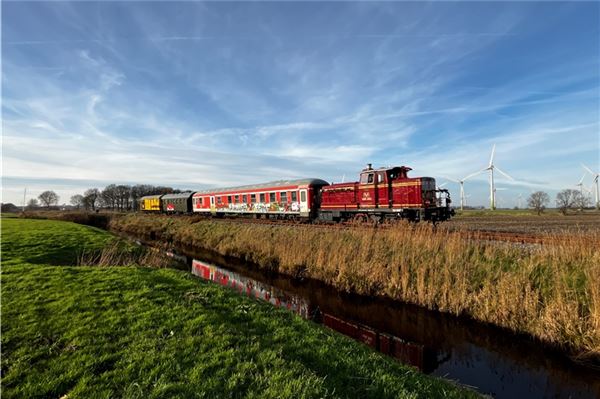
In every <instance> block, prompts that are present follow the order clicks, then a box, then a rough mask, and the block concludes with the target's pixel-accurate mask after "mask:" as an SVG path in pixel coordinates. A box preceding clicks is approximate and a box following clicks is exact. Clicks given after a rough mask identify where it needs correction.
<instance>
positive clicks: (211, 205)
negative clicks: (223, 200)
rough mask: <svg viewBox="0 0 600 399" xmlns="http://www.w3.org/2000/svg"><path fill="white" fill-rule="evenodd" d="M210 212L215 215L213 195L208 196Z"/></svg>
mask: <svg viewBox="0 0 600 399" xmlns="http://www.w3.org/2000/svg"><path fill="white" fill-rule="evenodd" d="M210 211H211V212H212V213H215V212H216V211H217V208H216V207H215V196H214V195H211V196H210Z"/></svg>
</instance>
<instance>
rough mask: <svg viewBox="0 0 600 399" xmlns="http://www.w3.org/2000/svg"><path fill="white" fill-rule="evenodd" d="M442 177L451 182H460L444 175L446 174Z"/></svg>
mask: <svg viewBox="0 0 600 399" xmlns="http://www.w3.org/2000/svg"><path fill="white" fill-rule="evenodd" d="M443 178H444V179H446V180H450V181H451V182H453V183H460V182H459V181H458V180H454V179H451V178H449V177H446V176H443Z"/></svg>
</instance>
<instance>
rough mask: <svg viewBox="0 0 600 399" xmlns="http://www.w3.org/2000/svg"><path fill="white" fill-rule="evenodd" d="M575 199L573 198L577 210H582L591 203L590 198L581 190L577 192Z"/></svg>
mask: <svg viewBox="0 0 600 399" xmlns="http://www.w3.org/2000/svg"><path fill="white" fill-rule="evenodd" d="M578 193H579V194H578V195H577V199H576V200H575V206H576V207H577V208H579V210H581V211H583V210H584V209H585V208H587V207H588V206H590V204H591V203H592V201H591V198H590V197H588V196H587V195H583V194H582V193H581V191H579V192H578Z"/></svg>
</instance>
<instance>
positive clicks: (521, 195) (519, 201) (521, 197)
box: [517, 193, 523, 209]
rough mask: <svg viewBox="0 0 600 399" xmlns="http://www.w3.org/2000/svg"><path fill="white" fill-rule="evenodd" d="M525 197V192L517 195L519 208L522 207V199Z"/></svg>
mask: <svg viewBox="0 0 600 399" xmlns="http://www.w3.org/2000/svg"><path fill="white" fill-rule="evenodd" d="M522 199H523V194H521V193H519V195H517V208H518V209H521V200H522Z"/></svg>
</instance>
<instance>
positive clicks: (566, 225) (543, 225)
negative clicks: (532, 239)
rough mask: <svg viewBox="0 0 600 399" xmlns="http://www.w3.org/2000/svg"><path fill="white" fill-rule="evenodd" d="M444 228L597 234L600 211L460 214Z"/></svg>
mask: <svg viewBox="0 0 600 399" xmlns="http://www.w3.org/2000/svg"><path fill="white" fill-rule="evenodd" d="M444 227H448V228H450V229H460V230H468V231H481V230H484V231H498V232H510V233H521V234H570V233H589V232H599V231H600V212H597V211H586V212H584V213H569V214H567V215H562V214H560V213H559V212H557V211H550V212H546V213H543V214H542V215H540V216H538V215H536V214H535V213H532V212H528V211H513V210H510V211H502V210H501V211H495V212H493V213H492V212H490V211H464V212H462V213H460V212H459V214H458V215H457V216H456V217H455V218H453V219H452V220H450V221H448V222H446V223H444Z"/></svg>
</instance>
